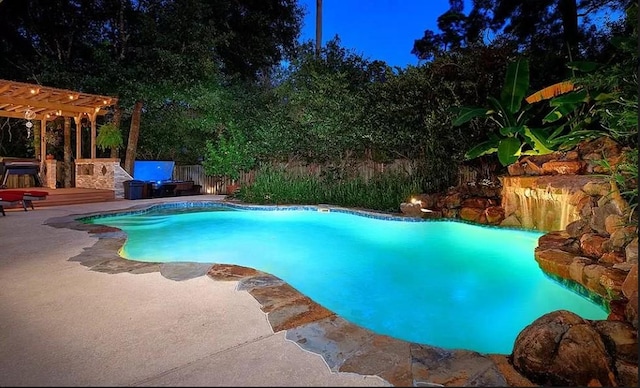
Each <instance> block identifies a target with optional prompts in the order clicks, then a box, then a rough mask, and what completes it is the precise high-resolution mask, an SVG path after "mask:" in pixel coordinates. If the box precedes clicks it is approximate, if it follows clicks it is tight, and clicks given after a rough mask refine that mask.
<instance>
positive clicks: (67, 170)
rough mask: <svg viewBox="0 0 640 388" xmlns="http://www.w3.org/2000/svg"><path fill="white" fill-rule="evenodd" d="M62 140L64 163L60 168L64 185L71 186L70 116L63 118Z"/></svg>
mask: <svg viewBox="0 0 640 388" xmlns="http://www.w3.org/2000/svg"><path fill="white" fill-rule="evenodd" d="M62 139H63V141H64V158H63V161H64V163H63V164H62V169H63V171H64V187H71V118H69V117H65V118H64V133H63V137H62Z"/></svg>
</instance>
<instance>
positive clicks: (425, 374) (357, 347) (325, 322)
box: [45, 202, 537, 387]
mask: <svg viewBox="0 0 640 388" xmlns="http://www.w3.org/2000/svg"><path fill="white" fill-rule="evenodd" d="M224 205H225V206H226V205H228V203H226V202H225V203H224ZM232 206H239V205H235V204H233V205H232ZM148 208H149V205H146V206H145V205H141V206H136V207H133V208H130V209H129V210H128V211H126V210H125V211H122V210H120V211H112V212H96V213H89V214H84V215H70V216H66V217H60V218H52V219H49V220H47V221H46V222H45V224H46V225H49V226H52V227H56V228H67V229H73V230H81V231H86V232H87V233H89V234H91V235H93V236H95V237H97V238H98V241H97V242H96V243H95V244H94V245H93V246H91V247H88V248H85V249H84V251H83V252H82V253H80V254H79V255H77V256H74V257H71V258H69V261H77V262H79V263H80V264H82V265H84V266H86V267H88V268H90V269H91V270H93V271H97V272H104V273H109V274H116V273H124V272H128V273H132V274H142V273H152V272H159V273H160V274H161V275H162V276H164V277H165V278H168V279H171V280H174V281H181V280H186V279H191V278H194V277H199V276H203V275H207V276H209V277H210V278H211V279H213V280H214V281H237V282H238V287H237V289H238V290H239V291H247V292H249V294H251V295H252V296H253V297H254V298H255V299H256V300H257V301H258V302H259V303H260V305H261V309H262V310H263V311H264V312H265V313H266V314H267V318H268V321H269V323H270V325H271V327H272V329H273V331H274V332H279V331H282V330H285V331H286V338H287V339H289V340H292V341H294V342H296V343H297V344H298V345H299V346H300V347H302V348H303V349H305V350H308V351H311V352H313V353H316V354H319V355H321V356H322V357H323V358H324V360H325V362H326V363H327V365H328V366H329V368H330V369H331V371H333V372H350V373H357V374H361V375H376V376H379V377H381V378H382V379H384V380H386V381H387V382H388V383H390V384H392V385H394V386H491V387H497V386H510V387H526V386H537V385H535V384H533V383H531V381H529V380H528V379H527V378H526V377H524V376H522V375H521V374H520V373H518V372H517V371H516V370H515V369H514V368H513V366H512V365H511V363H510V362H509V358H508V357H509V356H507V355H502V354H481V353H478V352H474V351H469V350H457V349H456V350H449V349H443V348H438V347H433V346H428V345H421V344H416V343H411V342H406V341H402V340H398V339H394V338H391V337H388V336H384V335H379V334H375V333H373V332H371V331H370V330H368V329H364V328H362V327H360V326H357V325H354V324H352V323H349V322H347V321H346V320H344V319H342V318H341V317H339V316H337V315H336V314H335V313H333V312H332V311H329V310H327V309H325V308H324V307H322V306H320V305H318V304H317V303H315V302H314V301H313V300H311V299H310V298H308V297H306V296H304V295H302V294H301V293H299V292H298V291H297V290H296V289H294V288H293V287H291V286H290V285H288V284H287V283H286V282H284V281H283V280H281V279H279V278H277V277H275V276H273V275H270V274H267V273H264V272H261V271H257V270H255V269H251V268H246V267H240V266H235V265H222V264H202V263H150V262H137V261H132V260H126V259H123V258H121V257H120V256H119V255H118V251H119V249H120V248H121V247H122V245H123V244H124V242H125V241H126V234H125V233H124V232H123V231H121V230H120V229H117V228H113V227H108V226H103V225H96V224H85V223H82V222H80V221H78V220H79V219H81V218H84V217H99V216H100V215H102V214H104V215H107V214H116V213H117V214H123V213H127V212H132V213H134V212H141V211H144V210H145V209H148ZM314 208H317V207H314ZM335 209H336V210H337V209H338V208H335ZM332 210H334V208H332ZM342 211H346V212H356V213H358V214H362V212H361V211H353V210H349V209H343V210H342ZM366 213H368V214H371V215H379V216H380V217H388V215H383V214H377V213H373V212H366ZM398 218H402V219H403V220H406V218H405V217H398Z"/></svg>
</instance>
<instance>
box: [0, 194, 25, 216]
mask: <svg viewBox="0 0 640 388" xmlns="http://www.w3.org/2000/svg"><path fill="white" fill-rule="evenodd" d="M20 202H22V203H23V204H24V202H23V200H22V194H11V193H9V194H6V193H4V192H0V213H2V215H3V216H6V214H5V212H4V207H5V206H15V205H17V204H18V203H20Z"/></svg>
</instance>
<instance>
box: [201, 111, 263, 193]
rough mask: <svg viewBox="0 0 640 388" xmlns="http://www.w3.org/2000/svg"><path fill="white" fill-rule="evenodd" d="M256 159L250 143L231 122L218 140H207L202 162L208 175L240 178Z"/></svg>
mask: <svg viewBox="0 0 640 388" xmlns="http://www.w3.org/2000/svg"><path fill="white" fill-rule="evenodd" d="M254 164H255V159H254V158H253V155H252V154H251V153H250V151H249V143H248V142H247V140H246V139H245V137H244V135H243V134H242V132H240V131H239V130H238V128H237V127H236V125H235V124H234V123H229V125H228V126H226V128H224V132H222V131H221V133H220V134H219V135H218V138H217V140H216V141H213V140H207V143H206V154H205V157H204V161H203V163H202V165H203V167H204V171H205V173H206V174H207V175H211V176H219V177H223V176H226V177H229V178H231V179H234V180H236V179H238V178H239V177H240V173H241V172H243V171H247V170H249V169H250V168H252V167H253V166H254Z"/></svg>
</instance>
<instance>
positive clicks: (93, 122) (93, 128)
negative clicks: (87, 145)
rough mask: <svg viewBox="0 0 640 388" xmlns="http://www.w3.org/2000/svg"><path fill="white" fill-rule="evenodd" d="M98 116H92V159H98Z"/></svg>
mask: <svg viewBox="0 0 640 388" xmlns="http://www.w3.org/2000/svg"><path fill="white" fill-rule="evenodd" d="M96 132H97V130H96V115H95V114H93V115H91V159H95V158H96Z"/></svg>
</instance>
